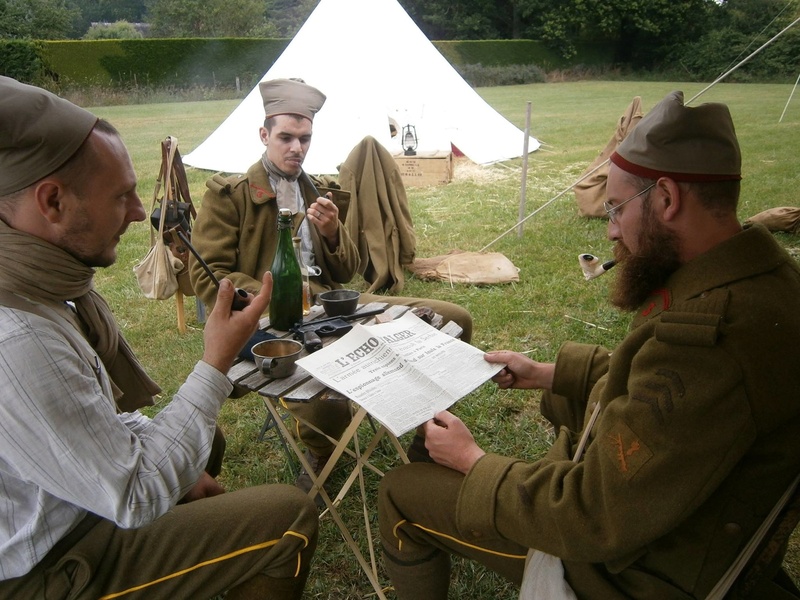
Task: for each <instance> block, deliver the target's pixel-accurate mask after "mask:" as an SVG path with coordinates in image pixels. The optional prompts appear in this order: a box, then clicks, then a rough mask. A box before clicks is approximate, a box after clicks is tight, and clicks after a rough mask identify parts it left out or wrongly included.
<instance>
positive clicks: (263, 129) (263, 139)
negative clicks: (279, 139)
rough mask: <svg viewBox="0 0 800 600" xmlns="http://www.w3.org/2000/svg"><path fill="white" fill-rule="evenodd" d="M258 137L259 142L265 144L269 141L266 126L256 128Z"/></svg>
mask: <svg viewBox="0 0 800 600" xmlns="http://www.w3.org/2000/svg"><path fill="white" fill-rule="evenodd" d="M258 137H260V138H261V143H262V144H264V145H265V146H266V145H267V143H268V142H269V131H267V128H266V127H263V126H262V127H259V128H258Z"/></svg>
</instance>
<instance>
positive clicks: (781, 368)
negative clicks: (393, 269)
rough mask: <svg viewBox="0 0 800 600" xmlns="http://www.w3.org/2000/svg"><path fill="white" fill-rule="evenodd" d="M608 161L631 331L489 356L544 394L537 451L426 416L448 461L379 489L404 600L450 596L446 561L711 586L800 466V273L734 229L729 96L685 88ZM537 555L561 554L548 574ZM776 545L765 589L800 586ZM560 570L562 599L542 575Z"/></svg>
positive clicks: (608, 594) (668, 588)
mask: <svg viewBox="0 0 800 600" xmlns="http://www.w3.org/2000/svg"><path fill="white" fill-rule="evenodd" d="M611 162H612V165H611V168H610V171H609V176H608V187H607V193H608V202H607V203H606V210H607V212H608V216H609V224H608V237H609V239H610V240H612V241H613V242H615V258H616V260H617V262H618V268H617V269H615V272H616V283H615V286H614V289H613V292H612V298H611V299H612V302H613V303H614V304H615V305H616V306H617V307H619V308H621V309H623V310H628V311H631V312H633V321H632V323H631V329H630V332H629V333H628V335H627V336H626V337H625V339H624V340H623V341H622V342H621V343H620V344H619V346H618V347H617V348H616V349H615V350H614V351H613V353H612V352H610V351H609V350H607V349H604V348H601V347H599V346H594V345H591V344H577V343H566V344H564V345H563V346H562V347H561V349H560V351H559V353H558V356H557V357H556V361H555V362H554V363H540V362H536V361H533V360H531V359H529V358H527V357H526V356H524V355H522V354H518V353H514V352H508V351H499V352H490V353H488V354H486V360H488V361H489V362H496V363H503V364H505V365H506V367H505V368H504V369H503V370H502V371H501V372H500V373H498V375H497V376H495V378H494V380H495V382H496V383H497V384H498V385H499V386H500V387H501V388H524V389H543V390H544V395H543V400H542V407H541V408H542V413H543V414H544V415H545V416H546V417H547V418H548V419H549V420H550V421H551V422H552V423H553V424H554V426H555V430H556V432H557V437H556V440H555V442H554V444H553V446H552V448H551V449H550V450H549V452H548V453H547V454H546V456H545V457H544V458H543V459H541V460H537V461H532V462H529V461H526V460H525V459H522V458H512V457H504V456H499V455H497V454H492V453H487V452H485V451H484V450H483V449H481V448H480V447H479V446H478V445H477V444H476V443H475V440H474V439H473V437H472V434H471V433H470V432H469V430H468V429H467V428H466V426H465V425H464V423H463V422H461V420H459V419H458V418H457V417H455V416H453V415H451V414H450V413H449V412H446V411H445V412H441V413H439V414H437V415H436V416H435V419H433V420H431V421H429V422H428V423H426V424H425V433H426V445H427V448H428V450H429V452H430V456H431V457H432V458H433V459H434V460H435V461H436V463H438V464H411V465H404V466H402V467H400V468H398V469H396V470H394V471H391V472H390V473H388V474H387V476H386V477H385V478H384V479H383V480H382V482H381V489H380V501H379V513H380V525H381V535H382V541H383V548H384V559H385V560H384V562H385V565H386V569H387V571H388V572H389V575H390V577H391V579H392V583H393V584H394V587H395V589H396V591H397V597H398V598H399V599H401V600H406V599H412V598H413V599H414V600H445V598H446V597H447V590H448V587H449V577H450V572H449V569H450V567H449V565H450V555H451V554H457V555H461V556H466V557H469V558H471V559H474V560H477V561H479V562H482V563H483V564H485V565H487V566H488V567H489V568H490V569H492V570H495V571H497V572H498V573H500V574H502V575H503V576H504V577H506V578H508V579H510V580H512V581H514V582H516V583H521V584H522V586H523V595H522V596H521V597H524V598H528V597H532V596H529V595H528V593H529V592H530V590H531V588H533V589H537V588H538V592H539V593H540V594H542V593H543V594H544V595H539V596H536V597H547V598H568V597H571V598H575V597H577V598H579V599H590V598H591V599H594V598H603V599H612V600H614V599H619V600H622V599H623V598H637V599H659V600H664V599H676V600H677V599H681V600H683V599H687V598H705V597H706V596H707V595H708V593H709V591H710V590H711V589H712V588H713V587H714V585H715V584H716V583H717V581H719V580H720V578H721V577H722V576H723V574H725V572H726V571H727V570H728V568H729V567H730V566H731V564H732V563H733V561H734V560H735V559H736V557H737V555H739V553H740V552H741V551H742V548H743V547H744V546H745V545H746V544H747V543H748V541H749V540H750V539H751V537H752V536H753V534H754V533H755V531H756V529H757V528H758V527H759V525H761V523H762V522H763V521H764V519H765V518H766V517H767V515H768V513H769V512H770V510H771V509H772V507H773V506H774V505H775V504H776V502H777V501H778V499H779V498H780V497H781V495H782V494H783V493H784V491H785V490H786V489H787V487H788V486H789V484H790V483H791V482H792V481H793V480H794V478H795V476H796V475H797V474H798V472H799V471H800V445H798V444H797V441H796V440H797V438H798V436H799V435H800V395H798V390H800V370H798V368H797V365H798V364H800V345H799V344H798V340H799V339H800V311H798V306H800V268H798V264H797V261H796V260H795V259H793V258H792V257H791V256H789V255H788V254H787V253H786V252H785V250H784V249H782V248H781V247H780V246H779V245H778V244H777V243H776V241H775V240H774V239H773V238H772V236H771V234H770V233H769V232H768V231H767V230H766V229H764V228H763V227H761V226H752V227H742V226H741V225H740V223H739V220H738V218H737V216H736V209H737V203H738V198H739V187H740V179H741V154H740V151H739V144H738V141H737V138H736V134H735V132H734V127H733V122H732V119H731V116H730V113H729V111H728V108H727V107H726V106H724V105H722V104H703V105H700V106H698V107H687V106H685V105H684V101H683V94H682V93H681V92H673V93H671V94H669V95H668V96H667V97H666V98H664V99H663V100H662V101H661V102H660V103H659V104H658V105H657V106H656V107H655V108H654V109H653V110H652V111H650V113H649V114H647V115H646V116H645V117H644V118H643V119H642V120H641V121H640V123H639V124H638V126H637V127H636V128H635V129H634V130H633V131H632V132H631V133H630V134H629V135H628V137H627V138H626V139H625V140H624V141H623V142H622V144H621V145H620V146H619V148H618V149H617V152H616V153H615V154H614V155H613V156H612V157H611ZM581 446H582V447H583V450H582V451H581V452H578V448H579V447H581ZM576 454H577V455H578V456H579V457H578V458H577V460H574V458H575V457H576ZM420 490H425V493H424V494H420ZM532 549H535V550H538V551H541V552H544V553H547V554H549V555H552V556H555V557H557V558H559V559H560V561H556V562H555V566H554V568H550V569H549V570H547V571H544V570H543V571H540V572H539V573H538V575H537V576H535V577H534V576H532V570H528V569H526V556H527V555H528V553H529V550H532ZM782 555H783V553H782V552H780V551H779V552H778V553H777V556H776V560H775V564H773V565H771V566H770V567H771V568H768V569H767V570H766V571H765V574H766V576H765V577H764V579H763V580H761V581H760V583H759V586H760V587H759V588H758V589H757V590H754V591H753V595H752V597H754V598H791V597H796V596H793V595H789V592H787V591H785V588H790V587H792V586H791V582H790V581H788V578H787V577H786V575H785V574H784V573H783V571H782V570H781V568H780V562H781V559H782ZM530 564H533V563H530ZM562 566H563V573H562V572H561V571H560V568H561V567H562ZM548 575H553V577H548ZM554 579H555V580H556V583H557V584H558V587H559V589H560V590H561V592H560V595H557V596H555V595H553V593H552V592H548V591H543V590H542V588H541V587H539V586H543V585H545V584H546V583H553V580H554ZM565 586H568V587H567V588H565ZM565 589H566V591H565ZM570 593H571V594H574V595H573V596H570V595H569V594H570ZM794 593H796V590H794Z"/></svg>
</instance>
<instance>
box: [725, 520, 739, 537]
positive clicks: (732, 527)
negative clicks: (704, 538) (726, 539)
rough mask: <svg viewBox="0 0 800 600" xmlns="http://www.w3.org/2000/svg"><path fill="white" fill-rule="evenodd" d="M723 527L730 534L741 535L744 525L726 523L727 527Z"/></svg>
mask: <svg viewBox="0 0 800 600" xmlns="http://www.w3.org/2000/svg"><path fill="white" fill-rule="evenodd" d="M722 529H723V531H725V533H727V534H728V535H730V536H734V535H740V534H741V533H742V526H741V525H739V524H738V523H725V527H723V528H722Z"/></svg>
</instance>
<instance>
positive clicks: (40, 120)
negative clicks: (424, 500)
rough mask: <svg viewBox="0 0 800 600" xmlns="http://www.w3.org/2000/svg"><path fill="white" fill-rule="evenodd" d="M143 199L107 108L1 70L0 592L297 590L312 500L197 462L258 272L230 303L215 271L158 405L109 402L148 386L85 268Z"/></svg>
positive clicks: (291, 595) (97, 263) (104, 257)
mask: <svg viewBox="0 0 800 600" xmlns="http://www.w3.org/2000/svg"><path fill="white" fill-rule="evenodd" d="M145 217H146V215H145V212H144V209H143V207H142V203H141V200H140V199H139V196H138V194H137V192H136V175H135V173H134V169H133V165H132V164H131V160H130V157H129V155H128V152H127V150H126V148H125V146H124V144H123V142H122V140H121V139H120V137H119V134H118V132H117V131H116V130H115V129H114V128H113V127H112V126H111V125H110V124H108V123H107V122H105V121H102V120H98V119H97V118H96V117H95V116H94V115H92V114H91V113H89V112H88V111H85V110H83V109H81V108H79V107H77V106H75V105H74V104H71V103H69V102H67V101H65V100H63V99H61V98H58V97H57V96H55V95H53V94H50V93H49V92H46V91H44V90H41V89H39V88H36V87H33V86H28V85H24V84H21V83H19V82H17V81H15V80H13V79H9V78H7V77H0V389H2V390H3V397H2V402H0V490H2V492H1V493H0V597H2V598H34V597H35V598H44V597H46V598H48V599H50V598H67V597H69V598H85V599H92V600H96V599H97V598H111V597H114V598H119V597H124V598H131V599H134V598H167V597H175V598H212V597H214V596H216V595H218V594H221V593H224V592H226V591H227V596H226V597H227V598H228V599H229V600H230V599H242V598H259V599H272V598H274V599H278V598H280V599H299V598H301V596H302V592H303V587H304V585H305V580H306V578H307V575H308V570H309V566H310V560H311V557H312V555H313V552H314V549H315V546H316V537H317V511H316V508H315V507H314V504H313V503H312V502H311V501H310V500H309V499H308V498H307V497H306V495H305V494H303V493H302V492H301V491H299V490H297V489H296V488H294V487H292V486H285V485H264V486H257V487H253V488H248V489H245V490H239V491H236V492H232V493H222V492H223V490H222V488H221V487H220V486H219V485H217V484H216V482H214V480H213V479H211V477H210V476H208V475H207V474H205V473H204V466H205V465H206V462H207V461H208V457H209V454H210V452H211V445H212V439H213V436H214V432H215V427H216V419H217V415H218V413H219V410H220V408H221V406H222V404H223V403H224V401H225V399H226V398H227V396H228V394H229V393H230V391H231V387H232V386H231V384H230V382H229V381H228V379H227V377H226V376H225V373H226V372H227V371H228V369H229V368H230V366H231V364H232V362H233V360H234V358H235V356H236V354H237V353H238V352H239V350H240V349H241V347H242V345H243V344H244V343H245V342H246V341H247V340H248V339H249V337H250V336H251V335H252V333H253V332H254V331H255V329H256V327H257V324H258V320H259V318H260V316H261V314H262V313H263V312H264V309H265V308H266V306H267V304H268V302H269V296H270V293H271V289H272V281H271V278H270V276H269V275H265V277H264V280H263V284H264V286H263V288H262V290H261V292H260V293H259V294H258V295H257V296H252V295H251V296H250V297H249V298H248V305H247V306H246V307H245V308H244V309H243V310H241V311H231V303H232V299H233V293H234V290H233V285H232V284H230V283H229V282H223V283H222V284H221V286H220V291H219V295H218V297H217V302H216V304H215V307H214V310H213V312H212V313H211V315H210V316H209V318H208V322H207V324H206V326H205V332H204V341H205V350H204V353H203V356H202V359H201V360H200V361H199V362H198V363H197V364H196V366H195V368H194V370H193V371H192V373H191V374H190V375H189V377H188V379H187V380H186V382H185V383H184V385H183V386H181V388H180V389H179V390H178V392H177V394H176V395H175V396H174V398H173V399H172V401H171V402H170V403H169V405H168V406H166V407H165V408H164V409H163V410H162V411H161V412H159V413H158V415H157V416H155V417H154V418H153V419H149V418H147V417H145V416H144V415H142V414H140V413H138V412H128V413H126V412H121V411H120V410H119V406H120V403H121V400H122V399H125V400H127V401H128V402H130V401H131V400H133V401H136V400H137V398H138V397H146V396H147V395H148V394H150V395H152V393H154V391H156V390H157V389H158V388H157V386H155V384H154V383H153V382H152V381H151V380H150V379H149V377H147V375H146V373H145V372H144V370H143V369H142V367H141V365H140V364H139V363H138V361H137V360H136V357H135V356H134V355H133V352H132V351H131V349H130V347H129V346H128V344H127V343H126V342H125V339H124V337H123V336H122V334H121V332H120V330H119V328H118V326H117V324H116V322H115V320H114V317H113V315H112V314H111V311H110V308H109V306H108V305H107V304H106V302H105V301H104V300H103V298H102V297H101V296H100V295H99V294H98V293H97V292H96V291H95V290H94V284H93V277H94V273H95V268H97V267H105V266H109V265H111V264H113V263H114V261H115V259H116V248H117V244H118V243H119V240H120V237H121V236H122V235H123V234H124V233H125V230H126V229H127V227H128V225H129V224H130V223H132V222H134V221H142V220H144V219H145ZM181 500H183V503H181V504H179V501H181Z"/></svg>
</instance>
